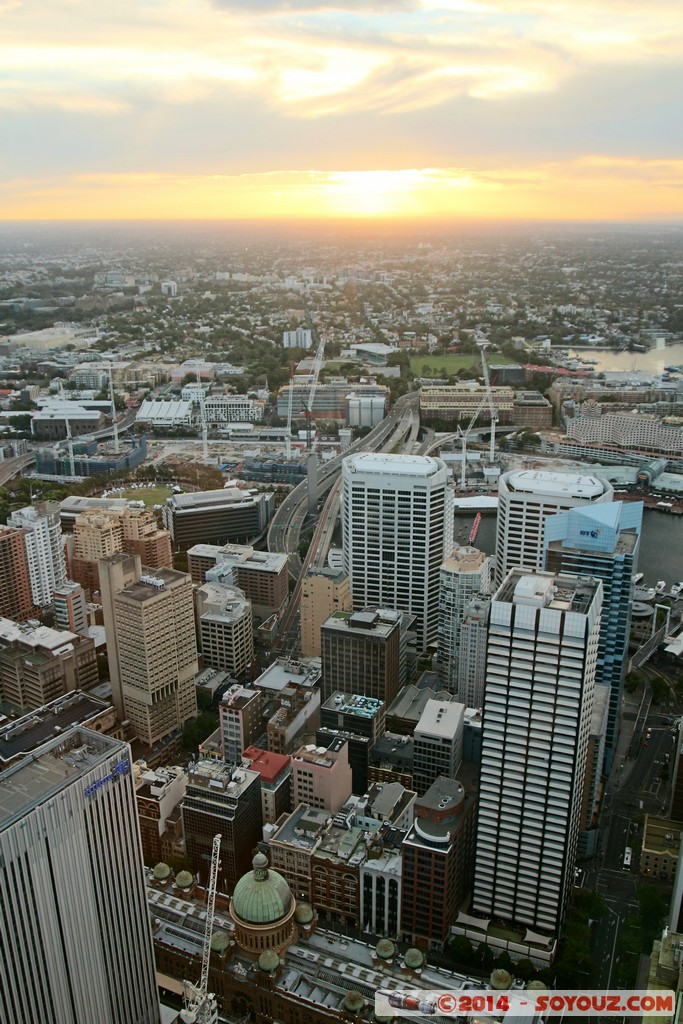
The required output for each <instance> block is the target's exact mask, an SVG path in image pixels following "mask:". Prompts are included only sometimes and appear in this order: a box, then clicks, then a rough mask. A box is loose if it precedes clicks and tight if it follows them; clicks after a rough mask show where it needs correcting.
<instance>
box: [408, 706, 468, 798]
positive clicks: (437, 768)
mask: <svg viewBox="0 0 683 1024" xmlns="http://www.w3.org/2000/svg"><path fill="white" fill-rule="evenodd" d="M464 732H465V705H464V704H459V703H458V702H457V701H442V700H428V701H427V703H426V704H425V707H424V711H423V712H422V714H421V716H420V721H419V722H418V723H417V725H416V726H415V733H414V734H413V786H414V788H415V792H416V793H417V795H418V796H424V794H425V793H426V792H427V790H428V789H429V787H430V786H431V785H432V783H433V782H434V781H435V780H436V779H437V778H438V777H439V775H445V776H446V778H447V779H454V778H455V776H456V774H457V772H458V768H459V767H460V764H461V763H462V747H463V735H464Z"/></svg>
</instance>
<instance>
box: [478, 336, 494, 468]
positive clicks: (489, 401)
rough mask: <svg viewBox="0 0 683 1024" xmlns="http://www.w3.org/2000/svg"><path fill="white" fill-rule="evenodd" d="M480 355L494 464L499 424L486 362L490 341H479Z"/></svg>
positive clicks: (490, 456)
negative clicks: (489, 418)
mask: <svg viewBox="0 0 683 1024" xmlns="http://www.w3.org/2000/svg"><path fill="white" fill-rule="evenodd" d="M477 345H478V347H479V353H480V355H481V371H482V374H483V375H484V387H485V388H486V402H487V404H488V407H489V414H490V416H491V441H490V445H489V462H493V461H494V459H495V457H496V423H497V422H498V410H497V409H496V407H495V405H494V404H493V391H492V389H491V378H490V377H489V367H488V363H487V362H486V349H487V348H488V345H489V343H488V341H485V340H482V341H478V342H477Z"/></svg>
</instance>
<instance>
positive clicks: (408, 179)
mask: <svg viewBox="0 0 683 1024" xmlns="http://www.w3.org/2000/svg"><path fill="white" fill-rule="evenodd" d="M421 188H424V181H423V175H422V172H420V171H418V170H404V171H336V172H334V173H333V174H330V175H328V176H327V180H326V181H325V182H324V184H322V186H321V193H322V194H321V196H320V198H321V200H323V201H324V204H325V206H327V208H328V210H329V213H330V214H333V215H337V216H339V215H345V216H349V217H396V216H405V215H409V214H411V213H415V212H416V205H417V195H418V193H419V192H420V190H421Z"/></svg>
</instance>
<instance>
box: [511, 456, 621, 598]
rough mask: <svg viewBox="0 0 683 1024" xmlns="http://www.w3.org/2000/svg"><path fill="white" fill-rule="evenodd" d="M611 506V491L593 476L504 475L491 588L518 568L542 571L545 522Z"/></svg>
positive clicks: (527, 471) (541, 472) (546, 472)
mask: <svg viewBox="0 0 683 1024" xmlns="http://www.w3.org/2000/svg"><path fill="white" fill-rule="evenodd" d="M613 500H614V488H613V487H612V485H611V484H610V483H608V482H607V481H606V480H603V479H601V477H597V476H583V475H580V474H578V473H563V472H561V471H558V470H531V469H525V470H520V471H516V472H513V473H504V474H503V475H502V476H501V478H500V481H499V483H498V525H497V535H496V583H497V584H498V585H500V583H502V581H503V580H504V579H505V577H506V576H507V574H508V573H509V571H510V569H514V568H516V567H518V566H523V567H524V568H525V569H542V568H543V566H544V559H545V554H544V550H543V540H544V537H543V531H544V523H545V520H546V519H547V518H548V516H552V515H555V514H556V513H557V512H566V511H568V510H569V509H570V508H576V507H577V506H579V505H597V504H600V503H601V502H605V501H613Z"/></svg>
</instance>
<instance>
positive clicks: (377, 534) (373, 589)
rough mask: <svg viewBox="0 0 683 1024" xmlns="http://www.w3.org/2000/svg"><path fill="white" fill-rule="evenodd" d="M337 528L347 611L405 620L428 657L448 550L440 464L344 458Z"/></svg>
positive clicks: (448, 494) (449, 509) (403, 458)
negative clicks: (407, 615)
mask: <svg viewBox="0 0 683 1024" xmlns="http://www.w3.org/2000/svg"><path fill="white" fill-rule="evenodd" d="M341 521H342V540H343V550H344V569H345V571H346V573H347V574H348V577H349V583H350V587H351V600H352V603H353V607H354V608H357V609H362V608H372V607H374V608H377V607H381V608H396V609H399V610H401V611H408V612H411V613H412V614H413V615H414V616H415V623H414V629H415V634H416V645H417V649H418V650H419V651H424V650H426V649H427V647H429V646H430V645H433V644H434V643H435V642H436V633H437V623H438V609H439V570H440V568H441V563H442V562H443V560H444V558H445V557H446V555H447V554H448V552H450V551H451V550H452V548H453V494H452V491H451V490H450V489H449V486H448V470H447V469H446V466H445V464H444V463H443V462H442V461H441V459H434V458H431V457H428V456H422V455H383V454H377V455H375V454H362V455H350V456H348V457H347V458H345V459H344V461H343V463H342V492H341ZM355 689H356V692H358V688H357V687H356V688H355Z"/></svg>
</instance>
